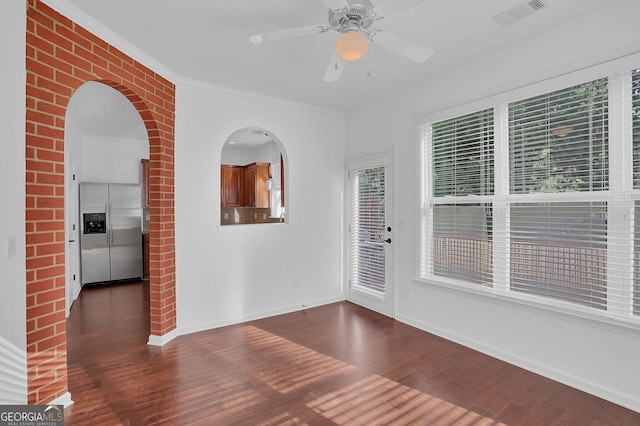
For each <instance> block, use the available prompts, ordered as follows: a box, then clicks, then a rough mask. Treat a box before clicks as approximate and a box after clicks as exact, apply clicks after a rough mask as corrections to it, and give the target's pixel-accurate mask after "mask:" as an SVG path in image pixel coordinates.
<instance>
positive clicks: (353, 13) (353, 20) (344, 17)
mask: <svg viewBox="0 0 640 426" xmlns="http://www.w3.org/2000/svg"><path fill="white" fill-rule="evenodd" d="M376 19H379V18H378V17H377V16H376V15H375V13H374V12H373V7H371V6H370V7H368V8H365V7H364V6H362V5H359V4H354V5H352V6H349V7H348V8H345V9H341V10H332V9H329V26H330V27H331V28H332V29H333V30H335V31H337V32H339V33H343V34H344V33H346V32H349V31H357V32H364V33H365V34H368V32H367V31H366V30H367V29H368V28H369V27H371V25H373V21H374V20H376Z"/></svg>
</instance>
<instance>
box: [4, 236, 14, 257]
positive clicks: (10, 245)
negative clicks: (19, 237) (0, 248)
mask: <svg viewBox="0 0 640 426" xmlns="http://www.w3.org/2000/svg"><path fill="white" fill-rule="evenodd" d="M5 247H6V249H7V252H6V257H7V259H8V258H10V257H13V256H15V255H16V251H17V250H16V235H15V234H11V235H7V239H6V244H5Z"/></svg>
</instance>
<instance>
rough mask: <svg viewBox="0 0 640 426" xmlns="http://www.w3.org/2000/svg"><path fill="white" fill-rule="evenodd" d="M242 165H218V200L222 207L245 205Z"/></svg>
mask: <svg viewBox="0 0 640 426" xmlns="http://www.w3.org/2000/svg"><path fill="white" fill-rule="evenodd" d="M244 178H245V171H244V167H241V166H227V165H223V166H222V167H220V202H221V205H222V207H242V206H244V205H245V194H244V192H245V191H244Z"/></svg>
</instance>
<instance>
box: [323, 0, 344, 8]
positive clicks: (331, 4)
mask: <svg viewBox="0 0 640 426" xmlns="http://www.w3.org/2000/svg"><path fill="white" fill-rule="evenodd" d="M322 2H323V3H324V4H325V5H326V6H327V7H328V8H329V9H333V10H340V9H344V8H345V7H349V3H347V0H322Z"/></svg>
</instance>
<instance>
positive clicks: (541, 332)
mask: <svg viewBox="0 0 640 426" xmlns="http://www.w3.org/2000/svg"><path fill="white" fill-rule="evenodd" d="M633 19H634V18H633V17H632V16H619V22H620V26H619V27H616V28H607V29H606V31H605V30H604V29H603V30H602V31H597V30H596V29H595V28H597V26H594V32H593V40H581V41H572V40H571V28H570V27H571V25H574V24H568V28H563V29H562V30H560V29H559V30H558V31H551V32H548V33H545V34H540V37H538V38H537V39H536V40H533V41H531V42H528V43H521V44H519V45H518V46H517V48H514V49H513V50H510V51H503V52H495V53H494V54H492V55H491V56H490V57H486V58H483V59H480V60H477V61H475V62H468V63H467V64H465V66H464V68H462V69H457V70H450V71H449V72H448V73H447V74H446V75H445V74H443V75H438V76H432V77H431V78H430V79H429V81H428V82H427V83H425V84H424V85H421V86H420V87H416V88H413V89H412V90H410V91H405V92H404V93H403V94H400V95H398V96H396V97H393V98H389V99H380V100H378V101H376V102H373V103H371V104H369V105H366V106H364V107H362V108H359V109H357V110H354V111H351V112H349V113H348V114H347V141H348V143H347V157H349V156H351V155H356V154H358V153H360V152H369V151H371V150H372V149H374V150H375V149H382V148H383V147H386V146H388V145H390V144H396V146H397V158H398V160H397V162H398V167H397V187H398V188H399V189H398V191H397V194H396V195H397V198H396V200H397V210H396V211H397V221H398V228H397V229H398V233H397V234H396V238H395V239H394V241H396V242H397V246H396V249H397V259H398V268H397V271H398V272H397V294H398V298H397V315H396V316H397V318H398V319H399V320H401V321H404V322H407V323H410V324H413V325H415V326H417V327H420V328H422V329H425V330H427V331H431V332H434V333H435V334H439V335H441V336H443V337H445V338H449V339H451V340H454V341H457V342H460V343H462V344H465V345H468V346H471V347H473V348H476V349H478V350H481V351H483V352H485V353H488V354H490V355H493V356H496V357H498V358H502V359H504V360H507V361H509V362H511V363H514V364H517V365H520V366H522V367H525V368H528V369H530V370H533V371H535V372H538V373H541V374H543V375H546V376H549V377H551V378H553V379H556V380H559V381H561V382H564V383H567V384H569V385H572V386H575V387H578V388H581V389H583V390H586V391H588V392H591V393H594V394H596V395H599V396H602V397H604V398H606V399H609V400H612V401H614V402H617V403H619V404H622V405H625V406H627V407H630V408H632V409H635V410H637V411H640V386H638V383H640V368H638V367H637V360H638V359H640V333H638V331H637V330H629V329H622V328H616V327H614V326H609V325H606V324H603V323H598V322H590V321H587V320H579V319H577V318H572V317H567V316H564V315H560V314H556V313H553V314H552V313H550V312H548V311H543V310H541V309H535V308H524V307H523V306H519V305H515V304H513V303H512V302H505V301H501V300H497V299H495V298H491V297H483V296H479V295H474V294H470V293H466V292H459V291H454V290H449V289H445V288H442V287H438V286H435V285H433V284H432V285H430V284H427V283H422V282H418V281H415V280H414V277H415V276H416V273H415V271H416V250H417V249H416V247H417V243H418V241H417V238H418V236H419V228H418V222H417V212H418V206H417V203H416V197H417V195H416V193H417V184H418V178H419V175H418V171H419V170H418V167H417V164H416V160H415V158H416V156H417V155H416V154H417V150H416V148H417V145H416V138H415V134H414V126H415V118H416V116H417V115H420V114H427V113H434V112H437V111H440V110H442V109H445V108H449V107H452V106H455V105H460V104H464V103H466V102H469V101H472V100H478V99H481V98H485V97H487V96H490V95H494V94H498V93H501V92H503V91H506V90H510V89H512V88H515V87H519V86H524V85H526V84H528V83H532V82H536V81H542V80H545V79H546V78H548V77H550V76H555V75H563V74H564V73H566V72H568V71H572V70H578V69H580V68H583V67H584V66H586V65H590V64H598V63H600V62H602V61H606V60H607V59H610V58H614V57H616V56H622V55H624V54H627V53H631V52H635V51H638V50H640V33H639V32H638V31H637V25H636V24H634V23H633ZM582 24H584V23H582ZM558 45H562V46H563V49H562V50H561V49H558V48H557V47H556V46H558ZM436 54H437V52H436ZM605 66H606V64H605ZM637 66H640V59H639V60H638V63H637ZM603 67H604V66H603ZM629 69H631V68H629ZM585 81H586V80H585Z"/></svg>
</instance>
